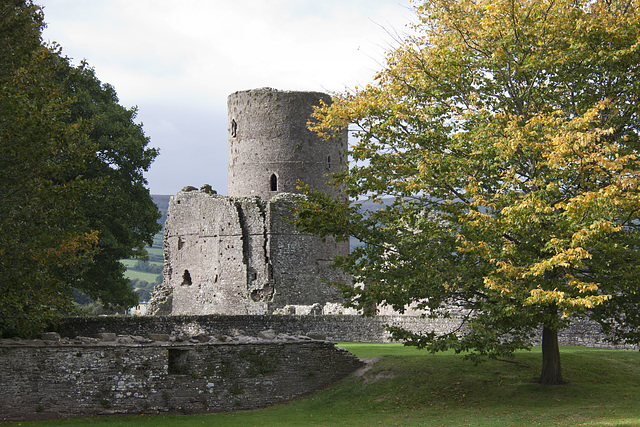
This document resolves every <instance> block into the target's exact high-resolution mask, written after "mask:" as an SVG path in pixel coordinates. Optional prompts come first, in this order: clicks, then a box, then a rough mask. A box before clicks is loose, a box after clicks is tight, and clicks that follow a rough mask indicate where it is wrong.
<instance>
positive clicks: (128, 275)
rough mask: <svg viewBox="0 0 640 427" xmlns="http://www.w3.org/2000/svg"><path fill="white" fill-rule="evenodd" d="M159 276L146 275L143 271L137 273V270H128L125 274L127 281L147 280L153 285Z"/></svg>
mask: <svg viewBox="0 0 640 427" xmlns="http://www.w3.org/2000/svg"><path fill="white" fill-rule="evenodd" d="M157 276H158V275H157V274H153V273H144V272H142V271H136V270H127V271H126V272H125V273H124V277H126V278H127V279H140V280H146V281H147V282H149V283H153V282H154V280H156V277H157Z"/></svg>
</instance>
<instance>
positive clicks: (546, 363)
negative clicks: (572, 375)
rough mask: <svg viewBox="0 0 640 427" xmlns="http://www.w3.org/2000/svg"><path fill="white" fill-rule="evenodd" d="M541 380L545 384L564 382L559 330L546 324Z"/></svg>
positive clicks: (544, 328)
mask: <svg viewBox="0 0 640 427" xmlns="http://www.w3.org/2000/svg"><path fill="white" fill-rule="evenodd" d="M539 382H540V384H544V385H559V384H564V381H563V380H562V368H561V367H560V348H559V347H558V330H557V329H550V328H548V327H546V326H544V327H543V328H542V373H541V374H540V380H539Z"/></svg>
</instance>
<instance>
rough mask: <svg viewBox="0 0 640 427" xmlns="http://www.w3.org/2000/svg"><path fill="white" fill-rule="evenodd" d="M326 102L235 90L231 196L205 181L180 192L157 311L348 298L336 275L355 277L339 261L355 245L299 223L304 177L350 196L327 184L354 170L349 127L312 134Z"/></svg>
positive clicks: (169, 224) (287, 308)
mask: <svg viewBox="0 0 640 427" xmlns="http://www.w3.org/2000/svg"><path fill="white" fill-rule="evenodd" d="M320 100H323V101H324V102H326V103H330V102H331V98H330V97H329V96H328V95H326V94H322V93H316V92H289V91H278V90H275V89H256V90H249V91H244V92H236V93H234V94H232V95H230V96H229V169H228V176H229V183H228V196H221V195H218V194H216V193H215V192H214V191H212V190H211V188H210V187H208V186H203V187H202V188H201V190H200V191H198V190H197V189H196V188H194V187H185V188H184V189H183V190H182V191H180V192H179V193H177V194H176V195H175V196H173V197H172V198H171V201H170V202H169V209H168V212H167V221H166V223H165V236H164V258H165V267H164V274H163V275H164V281H163V283H162V285H158V286H157V287H156V289H155V291H154V295H153V297H152V299H151V302H150V307H149V313H151V314H156V315H160V314H226V315H234V314H266V313H274V312H287V313H292V312H293V313H298V314H300V313H302V312H301V311H297V310H304V309H305V307H325V306H327V307H328V306H330V305H331V304H329V305H327V303H337V302H340V297H339V295H338V294H337V291H336V289H334V288H332V287H330V286H328V285H327V283H326V281H329V282H331V281H348V280H349V279H348V277H346V276H345V275H344V273H342V272H340V271H337V270H335V269H334V268H332V267H331V262H332V259H333V257H334V256H336V255H343V256H344V255H346V254H347V253H348V251H349V243H348V242H335V241H334V240H333V239H331V238H327V239H321V238H319V237H317V236H313V235H309V234H304V233H300V232H299V231H298V230H296V228H295V226H294V224H293V223H292V221H291V220H292V218H293V215H294V208H295V205H296V203H297V202H298V200H299V198H300V197H302V196H300V195H296V194H290V193H297V192H298V190H297V188H296V187H297V184H298V181H302V182H304V183H306V184H308V185H309V186H310V187H311V188H315V189H319V190H321V191H324V192H328V193H330V194H334V195H336V196H340V195H341V193H340V191H339V190H336V189H335V188H333V187H331V186H329V185H327V183H326V181H327V174H329V173H331V172H334V171H338V170H344V169H345V168H346V167H347V164H346V158H345V150H346V148H347V133H346V130H345V132H344V133H343V134H342V135H340V136H339V137H335V138H333V139H331V140H329V141H325V140H322V139H320V138H318V137H317V136H316V135H314V134H313V133H311V132H310V131H308V130H307V122H308V121H309V119H310V116H311V113H312V111H313V106H314V105H319V103H320ZM333 305H334V306H335V304H333ZM316 311H317V310H316Z"/></svg>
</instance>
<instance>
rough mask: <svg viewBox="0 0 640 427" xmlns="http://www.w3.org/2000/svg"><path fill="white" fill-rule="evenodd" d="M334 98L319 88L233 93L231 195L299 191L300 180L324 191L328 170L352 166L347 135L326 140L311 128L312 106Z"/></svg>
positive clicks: (263, 195)
mask: <svg viewBox="0 0 640 427" xmlns="http://www.w3.org/2000/svg"><path fill="white" fill-rule="evenodd" d="M321 100H322V101H323V102H325V103H326V104H330V103H331V97H330V96H329V95H327V94H325V93H319V92H290V91H280V90H275V89H271V88H262V89H254V90H247V91H242V92H236V93H233V94H231V95H230V96H229V99H228V108H229V169H228V195H229V196H259V197H260V198H262V199H263V200H270V199H271V198H272V197H273V196H274V195H276V194H278V193H298V192H299V191H298V190H297V185H298V181H302V182H304V183H305V184H308V185H309V187H311V188H315V189H318V190H321V191H323V192H325V193H330V194H333V195H338V194H339V191H338V190H336V189H335V188H333V187H331V186H330V185H327V183H326V180H327V174H328V173H331V172H335V171H337V170H344V169H345V168H346V167H347V163H346V159H345V157H344V156H345V154H344V153H345V150H346V149H347V133H346V130H345V132H344V133H343V134H342V135H341V136H340V137H335V138H332V139H330V140H323V139H322V138H320V137H318V136H317V135H316V134H314V133H312V132H311V131H309V130H308V129H307V122H308V121H309V120H310V118H311V113H312V112H313V106H317V105H320V101H321Z"/></svg>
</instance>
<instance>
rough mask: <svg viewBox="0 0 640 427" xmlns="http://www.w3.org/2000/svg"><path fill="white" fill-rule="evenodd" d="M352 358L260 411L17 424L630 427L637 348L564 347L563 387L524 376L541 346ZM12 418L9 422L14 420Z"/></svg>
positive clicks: (637, 396)
mask: <svg viewBox="0 0 640 427" xmlns="http://www.w3.org/2000/svg"><path fill="white" fill-rule="evenodd" d="M339 345H340V346H341V347H344V348H347V349H348V350H349V351H351V352H352V353H354V354H356V355H357V356H359V357H374V356H382V357H381V359H380V360H379V361H378V362H376V363H375V364H374V365H373V367H372V368H371V369H370V370H369V371H367V372H366V373H365V374H363V375H362V376H351V377H349V378H346V379H345V380H343V381H340V382H338V383H336V384H333V385H332V386H330V387H328V388H326V389H324V390H322V391H320V392H318V393H315V394H314V395H311V396H307V397H305V398H301V399H296V400H294V401H292V402H289V403H286V404H281V405H275V406H272V407H269V408H265V409H260V410H253V411H242V412H235V413H218V414H206V415H189V416H186V415H160V416H148V415H144V416H131V417H107V418H89V419H87V418H85V419H72V420H57V421H53V422H52V421H49V422H38V423H25V422H23V423H21V425H23V426H37V427H41V426H49V425H55V426H58V425H61V426H80V425H82V426H84V425H90V426H101V425H109V426H134V425H135V426H195V425H199V426H225V427H234V426H529V425H540V426H573V425H589V426H613V425H615V426H636V425H640V363H639V362H640V354H639V353H638V352H637V351H616V350H606V349H588V348H582V347H563V348H562V349H561V352H562V363H563V369H564V376H565V379H566V380H568V381H569V383H568V384H567V385H563V386H555V387H548V386H547V387H545V386H540V385H537V384H535V383H533V381H532V380H533V379H534V378H535V377H536V376H537V375H538V374H539V368H540V356H541V355H540V349H539V348H535V349H534V350H533V351H531V352H519V353H517V354H516V356H515V358H514V359H511V360H494V361H488V362H486V363H483V364H480V365H478V366H474V365H473V364H472V363H470V362H468V361H465V360H463V356H461V355H455V354H452V353H443V354H435V355H432V354H428V353H424V352H421V351H418V350H415V349H414V348H409V347H403V346H402V345H400V344H359V343H340V344H339ZM11 425H18V424H17V423H14V424H11Z"/></svg>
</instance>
